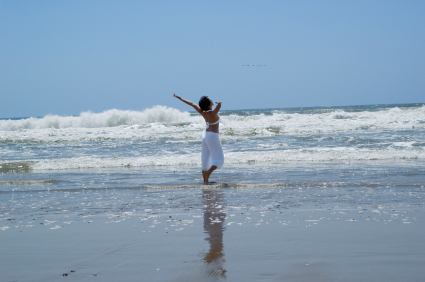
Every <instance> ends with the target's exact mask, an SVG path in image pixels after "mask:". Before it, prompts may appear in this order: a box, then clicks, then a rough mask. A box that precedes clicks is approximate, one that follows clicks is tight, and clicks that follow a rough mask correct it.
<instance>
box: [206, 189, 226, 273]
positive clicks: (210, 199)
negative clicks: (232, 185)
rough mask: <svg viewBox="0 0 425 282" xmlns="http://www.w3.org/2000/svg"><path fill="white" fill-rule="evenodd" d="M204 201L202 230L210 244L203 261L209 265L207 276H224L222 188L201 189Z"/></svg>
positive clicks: (224, 216)
mask: <svg viewBox="0 0 425 282" xmlns="http://www.w3.org/2000/svg"><path fill="white" fill-rule="evenodd" d="M202 199H203V202H204V232H205V233H206V234H207V238H205V240H206V241H208V242H209V244H210V250H209V252H208V253H207V254H205V257H204V259H203V260H204V262H205V263H206V264H207V266H209V267H208V268H207V269H208V276H212V277H214V276H216V277H217V278H219V277H221V278H225V277H226V270H225V269H224V268H223V264H224V262H225V260H224V258H223V256H224V253H223V228H224V227H223V224H224V219H225V218H226V213H225V212H224V207H223V205H224V196H223V191H222V190H213V189H208V190H207V189H204V190H203V191H202Z"/></svg>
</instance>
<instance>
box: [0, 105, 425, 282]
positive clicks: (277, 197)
mask: <svg viewBox="0 0 425 282" xmlns="http://www.w3.org/2000/svg"><path fill="white" fill-rule="evenodd" d="M220 116H221V119H220V139H221V142H222V145H223V149H224V155H225V162H224V166H223V168H222V169H220V170H216V171H214V172H213V174H212V175H211V177H210V181H212V183H209V184H204V183H202V174H201V168H200V167H201V162H200V157H201V156H200V155H201V137H202V133H203V131H204V130H205V123H204V121H203V119H202V117H201V116H199V114H197V113H193V112H185V111H179V110H177V109H173V108H169V107H165V106H155V107H152V108H150V109H146V110H143V111H123V110H116V109H113V110H107V111H104V112H102V113H91V112H83V113H81V114H80V115H79V116H55V115H47V116H45V117H30V118H16V119H7V118H3V119H0V173H1V174H0V249H1V250H2V251H1V254H0V264H1V265H4V266H5V267H4V268H3V270H1V271H0V276H2V277H5V279H6V280H8V281H9V280H10V281H12V280H16V279H18V280H19V281H57V279H58V276H59V275H62V273H64V275H65V274H66V275H68V274H69V275H70V276H74V278H75V279H76V280H75V281H81V280H88V281H91V280H93V281H94V280H96V279H98V277H97V276H100V275H103V277H102V278H101V280H102V281H119V280H126V281H140V280H138V279H139V278H138V277H139V276H138V275H139V274H141V273H143V277H144V278H145V279H146V281H221V280H223V279H227V278H228V279H229V281H248V280H250V281H265V280H267V281H281V280H282V279H283V278H284V279H283V280H285V281H301V280H297V279H298V278H299V277H301V278H303V279H305V280H306V281H307V280H310V281H313V280H317V278H318V277H327V278H326V279H327V281H364V280H365V279H366V280H370V281H371V280H373V279H375V278H376V280H381V279H384V280H385V281H399V280H409V281H421V279H422V278H423V275H424V274H425V273H424V272H423V267H422V265H423V263H424V256H423V254H424V247H425V241H424V240H423V232H425V230H424V227H425V224H424V222H425V209H424V206H425V201H424V199H425V104H407V105H401V104H398V105H367V106H346V107H317V108H288V109H253V110H234V111H233V110H228V111H226V110H224V111H221V112H220ZM388 234H391V236H389V235H388ZM341 249H343V250H345V251H344V252H342V253H341ZM177 254H178V255H177ZM23 262H24V263H23ZM353 265H355V267H354V266H353ZM371 267H372V268H371ZM359 269H361V270H362V271H360V272H359ZM365 270H366V271H365ZM300 273H303V274H302V276H299V275H301V274H300ZM323 275H325V276H323ZM176 277H177V278H176ZM297 277H298V278H297ZM124 278H125V279H124ZM70 279H71V278H70ZM279 279H280V280H279ZM347 279H348V280H347ZM96 281H98V280H96ZM303 281H304V280H303Z"/></svg>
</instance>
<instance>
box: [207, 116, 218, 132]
mask: <svg viewBox="0 0 425 282" xmlns="http://www.w3.org/2000/svg"><path fill="white" fill-rule="evenodd" d="M217 116H218V120H217V121H216V122H213V123H209V122H208V121H207V122H206V123H207V128H206V129H208V128H209V127H210V125H214V124H217V123H219V122H220V115H219V114H217Z"/></svg>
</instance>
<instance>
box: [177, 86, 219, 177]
mask: <svg viewBox="0 0 425 282" xmlns="http://www.w3.org/2000/svg"><path fill="white" fill-rule="evenodd" d="M173 95H174V97H176V98H177V99H179V100H180V101H182V102H184V103H186V104H188V105H189V106H192V107H193V108H194V109H195V110H196V111H197V112H198V113H200V114H201V116H202V117H203V118H204V119H205V122H206V123H207V128H206V130H205V132H204V135H203V136H202V154H201V161H202V177H203V178H204V182H208V179H209V178H210V175H211V173H212V172H213V171H214V170H216V169H217V168H221V167H222V166H223V163H224V154H223V148H222V147H221V143H220V139H219V138H218V125H219V122H220V116H219V115H218V111H219V110H220V108H221V102H215V103H216V104H217V106H216V107H215V108H214V109H213V108H212V107H213V106H214V102H213V101H212V100H211V99H209V98H208V96H202V97H201V99H200V100H199V106H198V105H196V104H195V103H193V102H191V101H188V100H185V99H183V98H182V97H180V96H177V95H176V94H173Z"/></svg>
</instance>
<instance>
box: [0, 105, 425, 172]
mask: <svg viewBox="0 0 425 282" xmlns="http://www.w3.org/2000/svg"><path fill="white" fill-rule="evenodd" d="M247 113H248V114H247ZM204 130H205V123H204V121H203V119H202V117H200V116H199V115H191V114H190V113H189V112H181V111H179V110H177V109H172V108H167V107H165V106H155V107H153V108H151V109H146V110H144V111H141V112H137V111H121V110H115V109H114V110H108V111H105V112H102V113H90V112H84V113H81V115H80V116H77V117H73V116H64V117H61V116H52V115H49V116H46V117H43V118H28V119H21V120H0V145H1V149H2V150H1V152H0V159H1V160H2V161H1V162H0V165H1V163H7V162H21V161H23V162H31V163H32V164H33V169H36V170H38V169H41V170H44V169H48V170H63V169H75V168H107V167H144V166H169V167H170V166H171V167H172V166H182V165H184V166H186V165H188V166H199V164H200V146H199V144H200V139H201V135H202V132H203V131H204ZM220 138H221V141H222V143H223V147H224V150H225V158H226V160H225V163H226V164H235V165H236V164H247V163H249V164H253V163H274V162H287V161H303V162H306V161H359V160H360V161H362V160H364V161H369V160H404V159H409V160H412V159H413V160H414V159H425V106H419V107H395V108H394V107H393V108H390V107H387V108H385V107H384V108H382V109H380V110H375V111H369V110H367V109H366V110H358V109H357V110H356V111H354V110H351V111H350V109H348V110H347V111H344V110H343V109H341V108H340V109H335V110H332V111H327V112H324V111H321V112H320V111H317V112H314V111H311V110H310V111H305V110H302V109H300V110H299V111H298V112H294V111H292V112H289V111H285V110H273V111H272V112H270V111H269V110H268V111H267V110H263V111H261V110H257V111H255V114H254V112H253V113H252V114H250V112H249V111H233V112H232V114H229V113H226V112H225V111H224V112H223V113H222V114H221V122H220Z"/></svg>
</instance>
